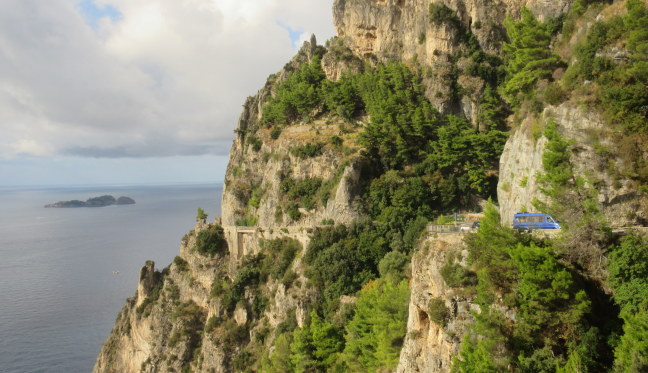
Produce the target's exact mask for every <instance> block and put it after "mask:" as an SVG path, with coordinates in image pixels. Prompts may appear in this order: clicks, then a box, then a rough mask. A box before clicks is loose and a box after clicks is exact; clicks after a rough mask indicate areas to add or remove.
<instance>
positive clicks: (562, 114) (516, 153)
mask: <svg viewBox="0 0 648 373" xmlns="http://www.w3.org/2000/svg"><path fill="white" fill-rule="evenodd" d="M549 120H553V121H554V122H555V123H556V124H557V125H558V129H559V131H560V132H561V133H562V135H563V136H564V137H565V138H566V139H568V140H570V141H572V143H573V146H572V153H571V157H572V163H573V165H574V167H575V170H574V171H575V173H576V174H577V175H581V176H583V177H584V179H585V180H586V182H587V183H588V184H589V185H590V186H591V187H593V188H594V189H595V190H596V191H597V193H598V201H599V208H600V209H601V211H602V213H603V214H604V215H605V218H606V220H607V221H608V223H609V224H610V225H611V226H613V227H628V226H635V225H643V223H644V222H645V221H646V220H647V218H648V211H646V206H647V204H646V201H645V197H644V196H643V195H642V194H641V193H640V192H639V191H638V190H637V188H636V185H634V182H633V181H632V180H630V179H628V178H627V177H624V176H623V174H622V173H621V172H619V171H620V170H622V169H623V168H624V165H623V160H622V159H621V158H620V157H618V156H615V155H614V154H615V153H616V149H615V146H616V145H615V140H614V134H613V133H611V132H610V130H609V128H608V127H607V126H605V124H604V122H603V119H602V118H601V117H600V115H599V114H598V113H597V112H596V111H594V110H587V109H584V108H583V107H582V106H577V105H575V104H573V103H569V102H567V103H564V104H562V105H560V106H549V107H547V108H545V109H544V111H543V112H542V114H541V115H540V116H539V117H537V118H534V117H529V118H526V119H524V120H523V121H522V123H521V124H520V126H519V127H517V128H515V129H513V130H512V131H511V135H510V137H509V139H508V141H507V142H506V146H505V147H504V152H503V153H502V157H501V158H500V178H499V183H498V188H497V196H498V201H499V204H500V215H501V216H502V223H503V224H511V219H512V217H513V214H515V213H516V212H519V211H534V200H536V199H539V200H542V199H543V198H544V195H543V194H542V193H541V191H540V186H539V185H538V181H537V180H538V175H542V174H543V173H544V169H543V166H542V155H543V154H544V152H545V147H546V144H547V139H546V138H545V137H544V136H543V135H542V133H543V131H544V128H545V126H546V124H547V123H548V121H549ZM616 154H618V153H616Z"/></svg>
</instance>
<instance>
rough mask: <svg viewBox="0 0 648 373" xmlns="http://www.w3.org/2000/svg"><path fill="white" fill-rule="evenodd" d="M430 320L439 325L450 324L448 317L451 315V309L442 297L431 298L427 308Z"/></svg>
mask: <svg viewBox="0 0 648 373" xmlns="http://www.w3.org/2000/svg"><path fill="white" fill-rule="evenodd" d="M427 313H428V316H429V317H430V320H432V321H434V322H435V323H437V324H438V325H441V326H446V325H447V324H448V317H450V309H449V308H448V307H447V306H446V304H445V301H444V300H443V299H442V298H431V299H430V301H429V302H428V309H427Z"/></svg>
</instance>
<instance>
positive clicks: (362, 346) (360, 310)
mask: <svg viewBox="0 0 648 373" xmlns="http://www.w3.org/2000/svg"><path fill="white" fill-rule="evenodd" d="M408 302H409V289H408V284H407V280H403V281H401V282H399V283H394V282H392V281H389V280H378V281H374V282H371V283H369V284H368V285H367V286H365V287H364V288H363V289H362V291H361V292H360V293H359V295H358V300H357V302H356V310H355V315H354V316H353V319H352V320H351V321H350V322H349V323H348V324H347V334H346V336H345V339H346V346H345V348H344V354H343V360H344V361H345V363H346V364H347V366H348V368H349V369H348V370H349V371H354V372H367V371H389V370H392V369H394V368H395V367H396V365H397V364H398V357H399V354H400V350H401V346H402V345H403V340H404V338H405V331H406V326H407V325H406V324H407V305H408Z"/></svg>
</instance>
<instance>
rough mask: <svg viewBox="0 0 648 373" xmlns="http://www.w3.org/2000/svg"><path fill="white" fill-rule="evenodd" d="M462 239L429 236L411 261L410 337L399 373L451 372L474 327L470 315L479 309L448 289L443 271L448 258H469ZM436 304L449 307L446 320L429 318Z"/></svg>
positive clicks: (460, 293) (462, 294)
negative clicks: (469, 327) (463, 340)
mask: <svg viewBox="0 0 648 373" xmlns="http://www.w3.org/2000/svg"><path fill="white" fill-rule="evenodd" d="M463 238H464V235H463V234H460V233H457V234H439V235H434V236H429V237H427V238H426V239H425V240H424V241H423V242H422V243H421V250H419V251H418V252H416V253H415V254H414V255H413V257H412V283H411V295H410V304H409V317H408V320H407V335H406V336H405V342H404V344H403V349H402V350H401V355H400V361H399V364H398V368H397V370H396V371H397V372H399V373H400V372H402V373H413V372H449V371H450V368H451V365H452V359H453V358H454V357H456V356H457V355H458V353H459V346H460V343H461V337H462V336H463V335H464V334H465V332H466V330H467V328H468V326H469V325H470V324H471V323H472V316H471V314H470V312H471V311H478V310H479V307H478V306H477V305H475V304H473V303H472V301H471V296H470V295H469V294H466V291H465V290H464V289H463V288H452V287H449V286H448V285H447V284H446V283H445V282H444V280H443V277H442V276H441V272H440V271H441V268H442V267H443V266H444V265H445V264H446V262H447V261H448V260H449V258H458V259H461V258H463V257H465V256H466V255H467V253H466V252H465V247H464V244H463ZM463 264H464V265H465V263H463ZM434 301H437V302H439V301H440V302H442V303H441V304H444V305H445V307H447V309H448V315H447V318H445V319H443V320H438V319H436V320H435V319H434V318H435V316H434V315H433V316H431V315H430V314H431V312H430V304H431V302H434Z"/></svg>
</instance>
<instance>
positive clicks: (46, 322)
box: [0, 185, 222, 373]
mask: <svg viewBox="0 0 648 373" xmlns="http://www.w3.org/2000/svg"><path fill="white" fill-rule="evenodd" d="M221 193H222V186H221V185H155V186H152V185H148V186H85V187H81V186H76V187H56V188H17V187H15V188H14V187H3V188H0V372H3V373H4V372H7V373H30V372H43V373H45V372H47V373H50V372H73V373H76V372H79V373H82V372H91V371H92V367H93V365H94V362H95V359H96V357H97V355H98V354H99V351H100V349H101V345H102V343H103V342H104V341H105V340H106V338H108V335H109V333H110V330H111V328H112V326H113V324H114V322H115V318H116V317H117V314H118V312H119V310H120V309H121V307H122V306H123V305H124V303H125V301H126V298H128V297H130V296H133V295H134V294H135V291H136V289H137V281H138V277H139V271H140V269H141V267H142V266H143V265H144V263H145V261H146V260H153V261H155V265H156V268H158V269H162V268H164V267H165V266H167V265H168V264H170V263H171V262H172V261H173V258H174V257H175V256H176V255H178V254H179V248H180V240H181V238H182V236H183V235H184V234H185V233H187V232H188V231H190V230H191V229H192V228H193V226H194V223H195V220H196V211H197V208H198V207H201V208H203V209H204V210H205V211H206V212H207V213H208V214H209V220H211V219H213V218H214V217H215V216H219V215H220V199H221ZM105 194H110V195H113V196H114V197H115V198H118V197H119V196H127V197H131V198H133V199H134V200H135V201H136V204H134V205H122V206H115V205H113V206H106V207H96V208H89V207H82V208H44V207H43V206H44V205H45V204H48V203H53V202H58V201H65V200H73V199H78V200H82V201H85V200H86V199H88V198H91V197H96V196H101V195H105Z"/></svg>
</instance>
